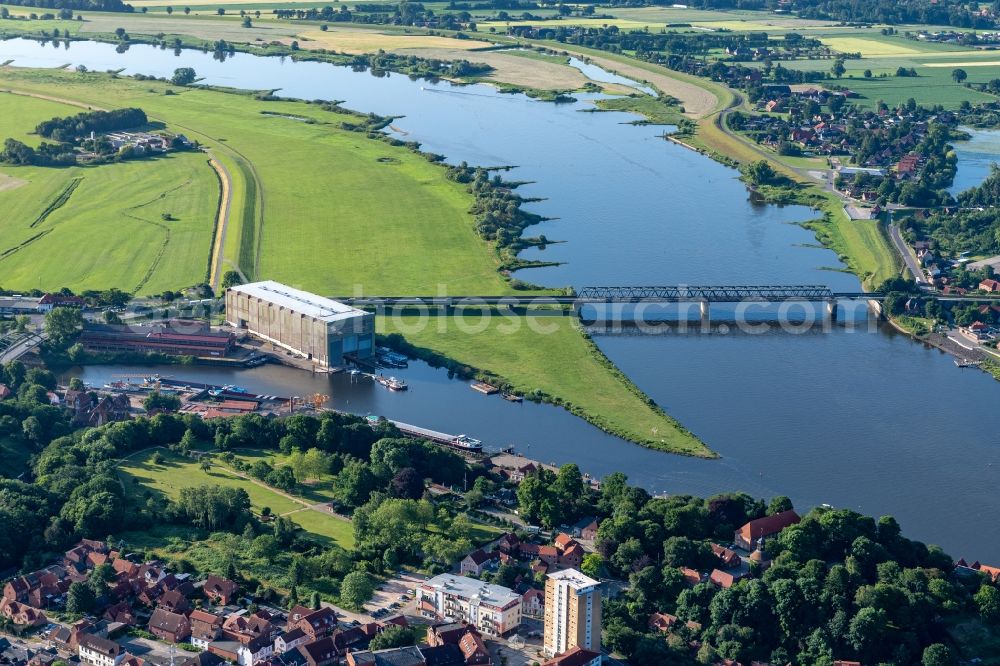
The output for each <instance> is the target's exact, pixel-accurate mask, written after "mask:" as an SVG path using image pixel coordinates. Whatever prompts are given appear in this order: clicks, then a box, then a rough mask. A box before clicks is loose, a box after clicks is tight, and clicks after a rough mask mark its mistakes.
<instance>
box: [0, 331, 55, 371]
mask: <svg viewBox="0 0 1000 666" xmlns="http://www.w3.org/2000/svg"><path fill="white" fill-rule="evenodd" d="M44 339H45V334H44V333H41V334H39V333H28V337H26V338H25V339H24V340H21V341H20V342H18V343H17V344H15V345H14V346H12V347H10V348H9V349H5V350H4V351H3V352H0V364H4V363H9V362H10V361H14V360H16V359H18V358H20V357H21V356H22V355H24V354H27V353H28V352H29V351H31V350H32V349H34V348H35V347H37V346H38V345H39V344H41V342H42V340H44Z"/></svg>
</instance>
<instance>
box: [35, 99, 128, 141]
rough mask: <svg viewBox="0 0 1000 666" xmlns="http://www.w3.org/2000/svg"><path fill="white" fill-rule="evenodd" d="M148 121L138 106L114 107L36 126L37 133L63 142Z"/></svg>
mask: <svg viewBox="0 0 1000 666" xmlns="http://www.w3.org/2000/svg"><path fill="white" fill-rule="evenodd" d="M146 122H147V118H146V112H145V111H143V110H142V109H137V108H126V109H114V110H113V111H87V112H84V113H78V114H76V115H75V116H66V117H65V118H52V119H50V120H45V121H42V122H40V123H39V124H38V126H37V127H35V133H37V134H38V135H39V136H44V137H45V138H47V139H53V140H55V141H59V142H62V143H66V142H71V141H73V140H75V139H78V138H80V137H83V136H86V135H88V134H90V133H91V132H99V133H107V132H117V131H120V130H126V129H130V128H135V127H141V126H143V125H145V124H146Z"/></svg>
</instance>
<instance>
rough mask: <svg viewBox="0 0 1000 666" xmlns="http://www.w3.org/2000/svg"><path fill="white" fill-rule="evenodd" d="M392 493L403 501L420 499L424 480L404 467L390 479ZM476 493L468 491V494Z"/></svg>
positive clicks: (409, 468)
mask: <svg viewBox="0 0 1000 666" xmlns="http://www.w3.org/2000/svg"><path fill="white" fill-rule="evenodd" d="M392 492H393V494H394V495H395V496H396V497H401V498H403V499H420V498H421V497H423V495H424V480H423V479H422V478H421V477H420V473H419V472H417V470H415V469H414V468H412V467H404V468H403V469H401V470H399V471H398V472H396V475H395V476H394V477H392ZM474 492H477V491H475V490H470V491H469V494H472V493H474Z"/></svg>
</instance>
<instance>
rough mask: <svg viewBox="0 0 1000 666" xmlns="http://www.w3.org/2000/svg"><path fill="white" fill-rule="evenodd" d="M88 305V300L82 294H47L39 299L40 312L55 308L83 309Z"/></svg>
mask: <svg viewBox="0 0 1000 666" xmlns="http://www.w3.org/2000/svg"><path fill="white" fill-rule="evenodd" d="M86 306H87V301H85V300H83V298H81V297H80V296H67V295H64V294H45V295H44V296H42V298H41V300H39V301H38V310H39V312H51V311H52V310H54V309H55V308H77V309H79V310H82V309H83V308H85V307H86Z"/></svg>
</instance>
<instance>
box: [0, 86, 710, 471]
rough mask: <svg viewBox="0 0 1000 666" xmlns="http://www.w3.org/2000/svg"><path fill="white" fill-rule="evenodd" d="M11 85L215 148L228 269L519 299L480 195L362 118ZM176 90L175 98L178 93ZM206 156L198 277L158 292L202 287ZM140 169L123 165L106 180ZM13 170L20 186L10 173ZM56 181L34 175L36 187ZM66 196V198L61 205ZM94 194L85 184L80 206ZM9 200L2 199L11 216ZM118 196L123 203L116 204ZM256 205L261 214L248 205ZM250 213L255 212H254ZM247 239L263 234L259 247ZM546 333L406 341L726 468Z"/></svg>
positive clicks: (104, 281) (616, 429)
mask: <svg viewBox="0 0 1000 666" xmlns="http://www.w3.org/2000/svg"><path fill="white" fill-rule="evenodd" d="M0 87H5V88H12V89H17V90H21V91H25V92H30V93H33V94H42V95H51V96H56V97H61V98H67V99H70V100H74V101H77V102H83V103H88V104H94V105H98V104H99V105H103V106H104V107H125V106H137V107H140V108H142V109H144V110H145V111H146V113H147V114H148V115H149V116H150V117H151V118H152V119H154V120H158V121H161V122H164V123H166V125H167V127H168V128H169V129H173V130H175V131H179V132H183V133H184V134H186V135H187V136H188V137H190V138H191V139H194V140H197V141H199V142H201V143H202V144H203V145H205V146H206V147H207V148H209V149H210V150H211V151H212V153H213V154H214V155H216V156H217V157H219V159H220V160H222V161H223V163H224V164H225V165H226V166H227V168H228V169H229V171H230V175H231V176H232V178H233V186H234V190H235V191H234V202H233V206H232V209H231V210H232V213H231V217H230V225H231V226H230V227H229V229H228V233H227V237H226V243H225V255H224V257H225V259H224V260H225V262H226V267H227V268H228V267H231V266H236V265H243V262H245V261H248V258H249V257H251V256H256V255H257V254H258V253H259V256H260V262H259V269H258V271H257V276H256V277H259V278H269V279H276V280H280V281H283V282H286V283H288V284H292V285H295V286H298V287H301V288H304V289H308V290H311V291H315V292H317V293H321V294H328V295H337V294H346V295H350V294H353V293H355V292H356V290H360V291H362V292H363V293H367V294H382V295H386V294H391V295H396V294H399V295H402V294H427V293H437V291H438V288H439V285H442V286H443V287H445V288H446V290H447V293H451V294H479V295H489V294H494V295H502V294H508V293H513V292H514V288H513V287H512V286H511V285H510V283H509V282H508V281H507V280H505V279H504V278H503V276H501V275H500V274H499V272H498V271H497V268H498V267H499V265H500V260H499V258H498V256H497V253H496V250H495V248H494V247H493V246H492V245H491V244H489V243H487V242H485V241H483V240H482V239H481V238H480V237H479V236H478V235H477V234H476V231H475V226H474V225H475V221H474V219H473V216H472V214H471V213H470V212H469V209H470V207H471V205H472V197H471V195H470V194H469V193H468V192H467V191H466V187H465V186H464V185H461V184H459V183H455V182H452V181H450V180H448V179H447V178H446V177H445V170H444V168H443V167H442V166H440V165H435V164H432V163H431V162H429V161H428V160H427V159H426V157H425V156H423V155H422V154H420V153H416V152H413V151H411V150H408V149H406V148H404V147H399V146H392V145H389V144H388V143H387V142H385V141H381V140H375V139H372V138H368V137H367V136H365V134H363V133H359V132H354V131H349V130H346V129H344V128H343V127H342V126H341V124H342V123H345V122H353V123H357V122H358V118H357V116H354V115H348V114H347V113H341V112H335V111H329V110H326V109H324V108H322V107H320V106H319V105H314V104H307V103H304V102H284V101H280V102H279V101H262V100H257V99H254V97H253V96H252V95H248V94H237V93H232V92H222V91H217V90H207V89H197V88H177V87H173V86H169V85H167V84H164V83H162V82H156V81H142V82H138V81H135V80H133V79H128V78H113V77H110V76H108V75H105V74H86V75H81V74H78V73H76V72H69V71H53V70H19V69H2V70H0ZM167 89H172V90H173V92H174V94H169V95H168V94H165V93H166V90H167ZM45 117H48V114H47V115H46V116H45ZM40 119H41V118H39V119H38V120H40ZM36 122H37V120H33V121H32V122H31V123H30V124H29V126H31V127H33V126H34V124H35V123H36ZM192 157H195V158H197V159H198V160H199V161H200V162H201V163H202V164H203V167H204V173H205V178H206V179H207V182H210V183H211V184H212V190H211V197H209V198H210V200H211V204H212V205H211V206H210V210H207V211H205V212H204V213H203V215H202V216H201V219H202V226H203V233H204V236H205V238H204V241H203V242H202V243H200V244H199V245H198V250H199V251H198V253H197V261H196V262H195V263H194V265H193V267H192V269H191V270H190V271H188V275H187V277H182V276H181V275H176V276H174V280H173V282H172V283H170V284H165V283H164V282H165V279H164V280H161V281H160V282H158V283H155V284H156V285H157V287H158V288H159V289H163V288H168V287H169V288H179V287H183V286H186V285H189V284H193V283H195V282H197V281H200V280H201V279H202V277H203V276H204V271H205V265H206V261H207V256H208V253H209V251H210V245H211V242H210V236H211V233H212V228H213V226H214V218H215V214H216V206H215V204H216V203H217V198H218V180H217V178H216V176H215V175H214V173H212V170H211V169H210V168H209V167H208V165H207V164H204V161H205V160H204V158H205V156H204V155H200V154H195V155H193V156H192ZM241 162H242V163H241ZM157 163H158V162H154V163H150V164H153V165H155V164H157ZM134 164H136V165H140V166H141V165H144V164H145V163H134ZM244 164H245V165H246V166H244ZM126 166H128V165H127V164H123V165H111V166H109V167H107V169H108V173H119V172H118V171H116V170H118V169H122V168H125V167H126ZM0 171H2V172H4V173H7V172H16V173H15V175H17V173H20V169H17V168H8V167H3V168H2V169H0ZM43 171H46V170H35V171H34V172H33V177H34V176H35V175H38V173H40V172H43ZM67 171H71V170H67ZM173 178H174V179H177V178H179V176H177V175H176V174H175V175H174V176H173ZM251 179H253V181H254V182H255V183H256V188H257V189H256V190H253V189H252V187H251V186H250V181H251ZM13 191H14V192H16V191H17V190H13ZM58 191H59V188H58V187H57V186H53V187H52V192H53V196H55V194H56V193H58ZM82 191H83V186H81V187H80V188H78V191H77V192H76V193H74V195H73V196H74V200H75V197H77V196H78V195H79V194H80V193H81V192H82ZM7 194H9V193H0V206H2V205H4V203H5V199H6V197H7ZM104 197H105V198H104V199H103V200H104V201H107V200H111V199H113V198H114V197H112V196H111V195H110V194H109V193H105V194H104ZM49 199H51V197H45V198H44V200H49ZM251 201H256V202H257V204H256V205H255V206H250V202H251ZM72 203H73V201H71V205H70V207H72ZM258 207H260V208H262V211H258V210H257V208H258ZM251 208H252V209H253V211H254V212H253V213H252V214H251V213H249V212H246V211H250V210H251ZM37 212H38V211H29V213H27V214H26V217H27V215H28V214H30V217H27V219H28V220H29V221H30V220H32V219H35V217H36V216H37ZM261 215H262V218H260V217H258V216H261ZM50 219H51V218H50ZM260 219H262V220H263V224H262V225H260V224H259V220H260ZM251 223H252V224H251ZM247 225H251V226H253V227H255V229H254V231H253V234H252V236H251V234H250V232H249V230H247V229H245V227H246V226H247ZM257 229H260V230H261V231H257ZM90 232H91V233H93V232H94V229H93V228H90ZM251 238H252V240H250V239H251ZM94 245H95V244H93V243H83V242H76V243H75V244H73V245H72V248H73V251H74V252H76V253H78V254H80V255H82V256H88V254H89V253H90V252H91V251H92V248H93V247H94ZM245 245H246V246H247V247H244V246H245ZM251 245H252V246H253V247H250V246H251ZM119 246H120V248H121V249H122V250H123V251H135V249H136V248H135V247H134V246H133V243H132V242H131V240H130V239H128V238H123V239H120V242H119ZM32 260H33V261H34V263H35V265H36V266H37V273H36V274H35V275H33V276H32V278H31V279H30V280H29V279H24V284H23V285H18V284H15V282H17V281H15V280H12V281H9V282H6V279H5V282H6V284H5V285H4V286H5V287H7V288H13V287H21V286H24V287H31V286H38V281H39V280H40V279H41V276H42V275H43V274H45V273H46V272H47V271H52V270H56V268H58V267H54V266H52V265H51V264H50V263H49V260H48V258H47V257H46V256H45V255H44V254H36V255H34V256H33V258H32ZM125 265H128V264H127V262H125V261H124V260H123V259H113V260H109V261H108V262H107V269H106V270H107V273H105V274H100V275H89V276H88V277H87V281H86V284H87V285H88V286H93V287H94V288H107V287H111V286H122V283H121V281H120V279H119V278H120V275H118V274H116V273H115V272H114V270H115V269H117V270H118V271H119V272H120V270H121V266H125ZM60 270H62V269H60ZM53 281H55V280H53ZM79 281H80V282H83V279H82V277H81V278H79ZM67 283H69V282H68V281H67V282H64V283H63V284H67ZM69 284H70V286H73V285H72V283H69ZM150 284H154V283H153V282H151V283H150ZM55 286H62V285H61V284H56V285H55ZM149 291H150V292H153V291H154V290H153V289H152V288H150V289H149ZM521 293H524V292H521ZM547 321H555V322H556V332H555V333H554V334H552V335H539V334H536V333H534V332H532V331H530V330H528V329H526V328H523V329H522V330H521V331H519V332H518V333H517V334H515V335H513V336H503V337H501V336H494V335H478V336H466V335H464V334H459V333H458V331H457V328H456V327H452V328H451V330H452V333H451V334H447V335H441V336H438V335H436V334H432V333H425V334H412V335H408V336H407V338H408V340H409V341H410V342H411V343H412V344H413V345H415V346H418V347H421V348H425V349H428V350H433V352H435V353H437V354H441V355H443V356H446V357H449V358H451V359H454V360H455V362H457V363H460V364H464V365H469V366H473V367H475V368H477V369H482V370H483V371H484V372H489V373H490V374H491V376H495V377H502V378H505V379H506V381H508V382H510V384H511V385H512V386H513V387H514V388H515V389H516V390H518V391H521V392H524V393H526V394H533V395H537V397H538V399H544V400H547V401H549V402H553V403H555V404H560V405H563V406H565V407H566V408H567V409H569V410H570V411H571V412H573V413H574V414H577V415H580V416H581V417H583V418H585V419H587V420H588V421H590V422H591V423H594V424H595V425H597V426H598V427H601V428H602V429H604V430H606V431H608V432H611V433H615V434H617V435H620V436H622V437H623V438H625V439H628V440H631V441H635V442H637V443H639V444H642V445H644V446H648V447H651V448H656V449H660V450H663V451H669V452H673V453H680V454H685V455H697V456H703V457H712V456H714V454H713V453H712V452H711V451H710V450H709V449H708V448H707V447H706V446H705V445H704V444H702V443H701V442H700V441H699V440H698V439H697V438H696V437H695V436H694V435H692V434H691V433H689V432H687V431H686V430H685V429H684V428H683V427H682V426H680V425H678V424H677V422H676V421H674V420H673V419H671V418H670V417H669V416H667V415H666V414H665V413H664V412H663V411H662V410H661V409H660V408H658V407H656V406H655V405H653V404H652V402H651V401H650V400H649V398H648V397H646V396H645V395H644V394H643V393H642V392H641V391H640V390H639V389H638V388H636V387H635V385H634V384H632V383H631V382H630V381H629V380H628V379H627V378H626V377H625V376H624V375H623V374H622V373H621V372H619V371H618V370H617V369H616V368H614V366H613V365H612V364H611V363H610V362H609V361H608V360H607V359H606V358H605V357H604V355H603V354H601V353H600V351H599V350H598V349H597V348H596V346H595V345H594V344H593V343H592V342H591V341H590V340H589V339H588V338H587V337H585V336H584V335H583V334H582V333H581V332H580V331H579V330H578V329H577V328H575V327H573V326H572V325H570V322H569V320H568V319H559V320H547ZM390 332H391V331H390ZM536 391H537V392H538V393H537V394H536V393H535V392H536Z"/></svg>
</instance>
